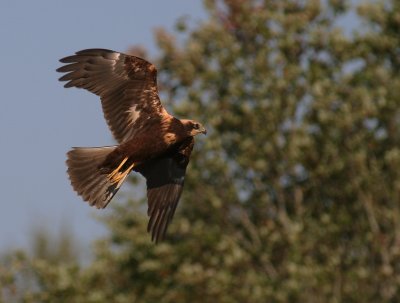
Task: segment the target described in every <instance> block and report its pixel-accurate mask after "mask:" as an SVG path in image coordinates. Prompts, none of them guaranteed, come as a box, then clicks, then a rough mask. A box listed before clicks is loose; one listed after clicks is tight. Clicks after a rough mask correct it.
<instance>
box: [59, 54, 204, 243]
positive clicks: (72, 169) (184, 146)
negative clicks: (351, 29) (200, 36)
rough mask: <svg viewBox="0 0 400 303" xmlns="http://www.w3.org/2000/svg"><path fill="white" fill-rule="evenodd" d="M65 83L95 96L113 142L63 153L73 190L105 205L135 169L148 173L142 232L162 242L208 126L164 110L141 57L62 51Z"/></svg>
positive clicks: (152, 68)
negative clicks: (145, 222)
mask: <svg viewBox="0 0 400 303" xmlns="http://www.w3.org/2000/svg"><path fill="white" fill-rule="evenodd" d="M60 62H62V63H65V64H66V65H64V66H62V67H60V68H58V69H57V71H58V72H62V73H66V74H65V75H64V76H62V77H61V78H60V81H68V82H67V83H66V84H65V86H64V87H67V88H68V87H78V88H85V89H87V90H88V91H90V92H92V93H94V94H96V95H98V96H100V99H101V105H102V108H103V113H104V117H105V119H106V121H107V124H108V126H109V127H110V129H111V132H112V134H113V136H114V138H115V139H116V140H117V142H118V145H115V146H104V147H75V148H73V149H72V150H71V151H69V152H68V153H67V157H68V159H67V162H66V163H67V166H68V170H67V172H68V174H69V178H70V180H71V184H72V187H73V188H74V190H75V191H76V192H77V193H78V194H79V195H80V196H82V198H83V200H85V201H87V202H88V203H89V204H90V205H91V206H96V207H97V208H105V207H106V206H107V205H108V203H109V202H110V200H111V199H112V198H113V196H114V195H115V194H116V192H117V191H118V189H119V188H120V187H121V185H122V183H123V182H124V181H125V179H126V177H127V176H128V174H129V173H130V172H131V171H132V170H133V171H136V172H139V173H141V174H142V175H143V176H144V177H145V178H146V184H147V199H148V215H149V217H150V220H149V223H148V227H147V230H148V231H149V232H151V238H152V240H154V241H155V242H158V241H159V240H161V239H162V238H163V237H164V235H165V232H166V230H167V227H168V224H169V223H170V221H171V219H172V217H173V215H174V212H175V209H176V206H177V204H178V201H179V198H180V196H181V193H182V188H183V183H184V179H185V173H186V167H187V165H188V163H189V158H190V154H191V152H192V149H193V145H194V138H193V137H194V136H196V135H197V134H200V133H203V134H206V133H207V131H206V129H205V128H204V127H203V126H202V125H201V124H200V123H198V122H196V121H193V120H184V119H182V120H180V119H177V118H175V117H173V116H172V115H170V114H169V113H168V112H167V111H166V110H165V108H164V107H163V106H162V104H161V102H160V98H159V96H158V89H157V70H156V67H155V66H154V65H153V64H151V63H149V62H147V61H146V60H144V59H141V58H138V57H135V56H129V55H126V54H123V53H119V52H115V51H111V50H107V49H86V50H82V51H79V52H77V53H75V55H72V56H69V57H65V58H63V59H61V60H60Z"/></svg>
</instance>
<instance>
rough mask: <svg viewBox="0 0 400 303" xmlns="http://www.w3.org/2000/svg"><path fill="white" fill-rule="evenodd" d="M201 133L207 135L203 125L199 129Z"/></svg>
mask: <svg viewBox="0 0 400 303" xmlns="http://www.w3.org/2000/svg"><path fill="white" fill-rule="evenodd" d="M201 133H202V134H205V135H207V130H206V129H205V127H203V128H202V129H201Z"/></svg>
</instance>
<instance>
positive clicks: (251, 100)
mask: <svg viewBox="0 0 400 303" xmlns="http://www.w3.org/2000/svg"><path fill="white" fill-rule="evenodd" d="M205 7H206V9H207V12H208V16H209V18H208V19H207V20H206V21H204V22H202V23H200V24H193V23H190V22H187V21H186V20H184V19H181V20H179V21H178V23H177V31H178V33H177V38H178V39H177V38H176V37H175V36H173V35H172V34H170V33H166V32H165V31H163V30H159V31H157V33H156V38H157V42H158V45H159V49H160V57H159V59H158V61H157V62H158V63H157V66H158V70H159V82H160V87H161V92H162V96H163V97H164V101H165V103H166V104H168V105H169V106H170V108H172V107H173V113H174V114H176V116H178V117H182V118H183V117H189V118H193V119H196V120H198V121H202V122H204V124H205V125H206V126H207V128H208V131H209V135H208V136H207V137H206V138H205V139H203V138H199V139H198V140H197V143H196V146H195V151H194V155H193V158H192V160H191V163H190V164H189V168H188V175H187V181H186V184H185V190H184V194H183V199H182V201H181V202H180V205H179V208H178V211H177V214H176V216H175V219H174V221H173V222H172V225H171V226H170V229H169V232H168V235H167V240H166V241H165V242H163V243H161V244H159V245H157V246H155V245H153V244H152V243H150V240H149V236H148V234H147V233H146V232H145V229H146V223H147V218H146V215H145V212H144V211H143V208H144V207H143V206H144V204H143V203H144V202H143V201H128V202H127V203H125V204H123V203H121V201H114V202H113V206H114V208H113V210H112V211H111V212H109V215H107V217H105V218H104V222H105V224H107V226H108V228H109V231H110V236H109V237H107V238H105V239H102V240H99V241H97V242H96V246H95V249H94V258H93V261H92V263H91V264H89V265H87V266H80V265H78V264H77V263H73V262H72V263H71V262H70V263H59V264H54V262H53V263H51V262H48V261H46V259H40V258H34V259H32V258H26V257H23V256H22V257H21V256H14V257H12V258H11V259H10V261H9V262H5V263H4V264H5V265H7V266H4V267H3V269H2V271H0V278H1V279H2V282H3V284H2V285H3V300H6V299H4V298H17V299H18V300H20V301H22V302H55V301H56V302H108V301H110V302H121V303H122V302H342V301H343V302H397V301H399V300H400V288H399V286H400V278H399V277H400V265H399V264H400V204H399V197H400V173H399V167H400V131H399V123H400V110H399V96H400V35H399V32H400V4H399V3H398V2H397V1H377V2H373V3H372V2H371V3H369V2H364V3H363V4H361V5H359V6H358V7H357V8H356V9H354V8H353V7H351V6H350V4H349V3H348V2H347V1H344V0H330V1H318V0H312V1H300V0H286V1H275V0H264V1H257V0H251V1H247V0H246V1H243V0H225V1H222V0H208V1H205ZM349 14H350V16H353V17H354V18H357V21H359V22H360V26H359V27H356V28H355V29H354V31H352V30H349V29H348V28H345V27H344V26H345V25H346V23H343V20H345V18H344V17H345V16H347V18H348V16H349ZM27 273H29V274H27ZM22 280H28V281H30V283H28V286H27V283H21V281H22ZM21 285H23V286H21Z"/></svg>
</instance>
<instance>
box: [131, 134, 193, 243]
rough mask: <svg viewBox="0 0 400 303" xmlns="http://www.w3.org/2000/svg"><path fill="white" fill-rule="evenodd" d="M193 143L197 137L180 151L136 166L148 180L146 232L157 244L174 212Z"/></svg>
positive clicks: (187, 142)
mask: <svg viewBox="0 0 400 303" xmlns="http://www.w3.org/2000/svg"><path fill="white" fill-rule="evenodd" d="M193 146H194V139H193V137H190V138H188V139H187V140H186V141H185V142H183V144H182V145H181V147H180V148H179V149H178V151H175V152H174V153H170V154H168V155H165V156H163V157H161V158H157V159H154V160H151V161H149V162H147V163H146V164H145V165H143V166H139V167H138V168H136V171H138V172H140V173H141V174H142V175H143V176H144V177H145V178H146V181H147V199H148V204H149V208H148V211H147V214H148V215H149V217H150V220H149V224H148V226H147V231H149V232H150V233H151V239H152V240H154V241H155V242H156V243H157V242H158V241H159V240H162V239H163V238H164V236H165V233H166V231H167V227H168V224H169V223H170V222H171V220H172V217H173V215H174V213H175V209H176V206H177V205H178V201H179V198H180V196H181V194H182V189H183V183H184V179H185V173H186V167H187V165H188V163H189V158H190V154H191V152H192V149H193Z"/></svg>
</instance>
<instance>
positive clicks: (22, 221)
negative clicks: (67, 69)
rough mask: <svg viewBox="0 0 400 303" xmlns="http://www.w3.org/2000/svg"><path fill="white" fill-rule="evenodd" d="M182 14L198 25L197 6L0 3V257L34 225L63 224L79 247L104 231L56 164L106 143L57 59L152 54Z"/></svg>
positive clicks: (178, 1)
mask: <svg viewBox="0 0 400 303" xmlns="http://www.w3.org/2000/svg"><path fill="white" fill-rule="evenodd" d="M182 15H189V16H191V18H192V19H193V20H200V19H202V18H204V16H205V13H204V10H203V8H202V4H201V1H197V0H192V1H188V0H168V1H155V0H154V1H150V0H148V1H133V0H130V1H103V0H96V1H91V0H90V1H89V0H85V1H78V0H69V1H55V0H43V1H42V0H38V1H18V0H1V1H0V39H1V40H0V43H1V44H0V45H1V48H0V68H1V69H0V88H1V97H0V105H1V108H0V142H1V143H0V148H1V152H0V168H1V169H0V190H1V200H0V204H1V211H0V252H1V251H4V250H5V249H7V248H10V247H18V246H24V247H27V245H28V243H29V237H30V235H31V229H32V228H33V227H34V226H37V225H40V224H43V225H45V226H48V227H49V228H51V230H53V231H57V230H59V228H60V226H61V225H68V226H70V228H71V229H72V231H74V233H76V234H77V235H78V236H79V239H80V241H81V242H90V241H91V239H92V238H96V237H98V236H99V235H101V234H102V233H104V231H105V229H104V227H103V225H102V224H100V223H98V222H97V221H95V219H94V218H93V213H96V212H97V213H98V212H101V213H104V212H106V211H107V209H106V210H103V211H96V210H94V209H92V208H90V207H89V206H88V205H87V204H86V203H84V202H82V200H81V199H80V198H79V197H77V196H76V194H75V192H73V190H72V189H71V187H70V184H69V181H68V178H67V175H66V172H65V170H66V167H65V163H64V162H65V153H66V152H67V151H68V150H69V149H70V147H71V146H102V145H112V144H114V142H113V140H112V137H111V134H110V132H109V131H108V128H107V126H106V124H105V122H104V120H103V115H102V113H101V107H100V104H99V100H98V98H97V97H96V96H94V95H92V94H90V93H89V92H86V91H84V90H78V89H64V88H63V86H62V84H61V83H60V82H58V80H57V79H58V78H59V76H60V75H59V74H58V73H56V72H55V69H56V68H57V67H59V63H58V59H60V58H62V57H64V56H67V55H71V54H72V53H73V52H75V51H78V50H81V49H85V48H109V49H114V50H119V51H124V50H126V49H127V48H128V47H129V46H130V45H132V44H141V45H143V46H144V47H146V48H147V49H149V50H150V53H151V54H155V53H156V47H155V44H154V40H153V34H152V30H153V29H154V28H155V27H160V26H161V27H164V28H166V29H172V28H173V25H174V22H175V20H176V19H177V18H178V17H180V16H182ZM117 199H118V196H117ZM113 202H114V203H115V202H117V201H113Z"/></svg>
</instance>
